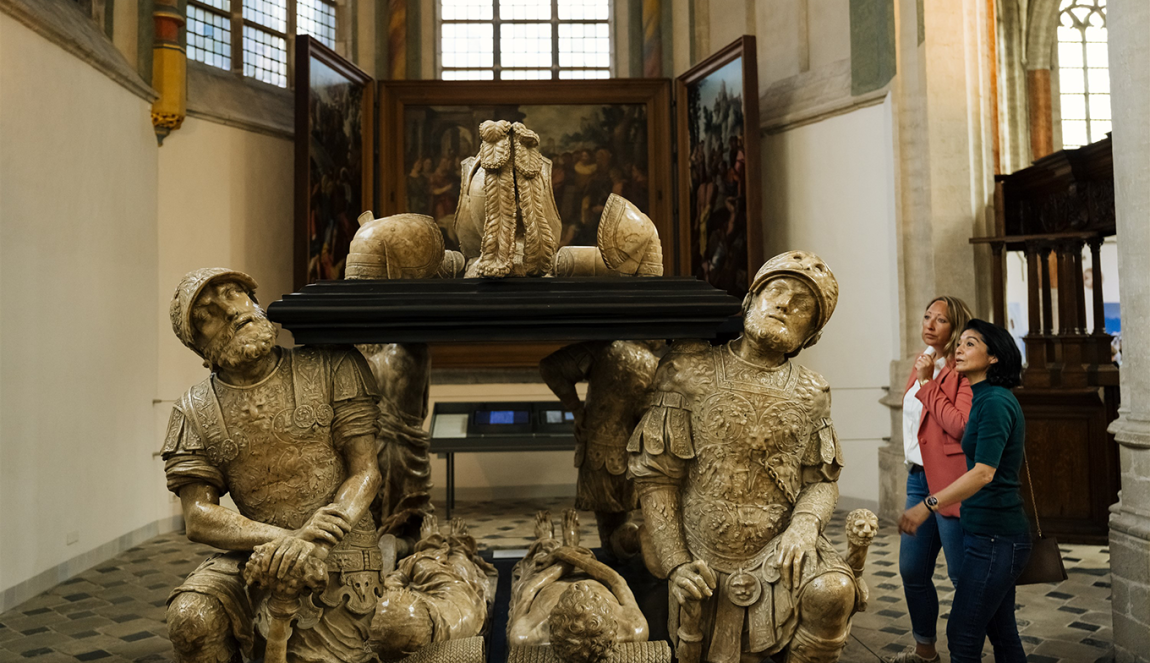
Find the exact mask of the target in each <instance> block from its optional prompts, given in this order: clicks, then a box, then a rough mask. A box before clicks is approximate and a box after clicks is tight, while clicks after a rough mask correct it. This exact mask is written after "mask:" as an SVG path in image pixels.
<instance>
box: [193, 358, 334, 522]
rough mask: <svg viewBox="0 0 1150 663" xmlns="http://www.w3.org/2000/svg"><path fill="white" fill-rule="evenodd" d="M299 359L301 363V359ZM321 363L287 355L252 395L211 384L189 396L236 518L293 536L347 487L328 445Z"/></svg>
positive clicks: (326, 376) (328, 410) (326, 377)
mask: <svg viewBox="0 0 1150 663" xmlns="http://www.w3.org/2000/svg"><path fill="white" fill-rule="evenodd" d="M301 355H302V356H301ZM325 363H326V362H325V360H324V359H323V358H321V357H309V356H307V355H305V354H303V353H302V352H301V353H296V354H295V355H294V356H293V355H292V354H286V353H285V355H284V356H283V357H282V358H281V360H280V363H279V365H278V366H277V368H276V370H275V371H273V372H272V374H271V375H270V376H268V378H266V379H265V380H263V381H262V382H260V383H258V384H256V385H252V386H250V387H242V388H241V387H233V386H230V385H227V384H224V383H223V382H221V381H219V380H216V379H214V378H212V379H210V380H207V381H204V382H202V383H200V384H198V385H196V386H195V387H193V388H192V390H191V391H190V392H189V393H188V396H187V397H186V398H188V399H189V400H191V401H192V402H191V403H190V404H189V405H191V407H186V408H185V409H184V411H185V412H192V413H194V414H193V415H192V416H193V419H195V420H196V422H195V423H196V424H197V427H198V428H199V429H200V432H201V437H202V438H203V439H204V449H205V451H206V453H207V456H208V460H209V461H210V462H211V463H212V464H213V465H215V466H216V467H217V468H219V469H220V471H222V472H223V473H224V476H225V478H226V481H227V485H228V489H229V490H230V491H231V494H232V499H233V500H235V503H236V506H237V507H238V508H239V511H240V513H242V514H243V515H244V516H246V517H248V518H251V519H252V520H256V521H259V522H262V523H268V524H270V525H276V526H278V527H283V528H286V529H297V528H299V527H300V526H302V525H303V524H304V522H306V521H307V519H308V518H309V517H310V516H311V514H312V513H314V512H315V510H316V509H318V508H319V507H321V506H324V505H326V504H328V503H330V502H331V499H332V497H333V496H334V495H335V491H336V490H337V489H338V488H339V486H340V484H342V483H343V481H344V479H345V469H344V464H343V461H342V459H341V458H340V456H339V454H338V453H336V450H335V448H334V447H333V445H332V439H331V424H332V419H333V417H334V411H333V410H332V407H331V405H330V403H331V398H330V394H329V393H327V392H329V391H330V382H331V375H330V371H328V370H325V368H326V367H325Z"/></svg>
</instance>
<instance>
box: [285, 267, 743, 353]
mask: <svg viewBox="0 0 1150 663" xmlns="http://www.w3.org/2000/svg"><path fill="white" fill-rule="evenodd" d="M741 305H742V302H740V301H739V300H738V299H737V298H735V297H732V296H731V295H729V294H727V293H726V292H725V291H723V290H719V289H717V288H715V287H713V286H711V285H709V284H708V283H706V282H703V281H700V280H698V279H694V278H690V277H661V278H594V279H592V278H508V279H427V280H407V281H320V282H319V283H313V284H311V285H308V286H305V287H304V288H303V289H302V290H300V291H299V292H297V293H293V294H290V295H286V296H284V298H283V299H281V300H279V301H277V302H274V303H273V304H272V305H271V306H269V307H268V317H269V318H271V320H272V321H274V322H278V323H280V324H281V325H283V327H284V328H285V329H287V330H288V331H290V332H291V333H292V335H293V336H294V337H295V341H296V343H299V344H326V343H339V344H344V343H418V342H423V343H437V342H443V343H459V342H492V341H506V342H515V341H587V340H616V339H647V338H654V339H676V338H704V339H711V338H723V337H733V336H734V335H735V334H737V333H738V332H739V331H740V330H741V320H740V318H738V317H737V316H738V314H739V312H740V307H741Z"/></svg>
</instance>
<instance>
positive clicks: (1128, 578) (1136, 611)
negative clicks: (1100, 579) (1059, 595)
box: [1110, 503, 1150, 663]
mask: <svg viewBox="0 0 1150 663" xmlns="http://www.w3.org/2000/svg"><path fill="white" fill-rule="evenodd" d="M1112 510H1113V511H1114V516H1113V517H1112V518H1111V519H1110V582H1111V583H1112V585H1111V592H1112V593H1111V597H1110V602H1111V607H1112V608H1113V611H1114V612H1113V619H1114V622H1113V623H1114V659H1115V661H1117V663H1135V662H1138V663H1144V662H1145V661H1150V517H1148V516H1147V515H1139V514H1134V513H1127V512H1123V511H1122V506H1121V503H1119V504H1115V505H1114V507H1113V509H1112Z"/></svg>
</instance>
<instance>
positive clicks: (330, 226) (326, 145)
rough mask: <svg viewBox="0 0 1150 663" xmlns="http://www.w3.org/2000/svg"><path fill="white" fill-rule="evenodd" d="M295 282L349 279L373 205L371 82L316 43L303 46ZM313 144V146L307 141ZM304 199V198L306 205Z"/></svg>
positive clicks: (300, 56) (298, 80)
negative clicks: (352, 254)
mask: <svg viewBox="0 0 1150 663" xmlns="http://www.w3.org/2000/svg"><path fill="white" fill-rule="evenodd" d="M296 62H297V63H303V64H302V65H301V66H297V68H296V88H297V89H306V90H307V94H306V95H302V94H297V95H296V100H297V101H296V191H297V194H296V195H297V201H296V204H297V208H296V219H297V220H296V224H297V240H296V241H297V245H296V285H297V286H302V285H303V284H305V283H314V282H315V281H320V280H328V279H341V278H343V271H344V265H345V263H346V261H347V254H348V248H349V247H350V245H351V238H352V236H353V235H355V231H356V230H357V229H358V227H359V226H358V223H357V221H356V219H357V217H358V216H359V214H360V213H361V212H363V211H364V210H368V209H371V208H372V186H373V184H372V183H373V178H372V170H373V169H372V163H373V159H374V155H373V154H372V150H371V147H370V146H371V145H372V144H373V143H372V141H373V131H372V126H371V125H372V122H373V118H372V116H371V115H370V109H371V108H372V96H373V86H372V85H371V82H372V79H371V78H370V77H369V76H367V75H366V74H364V73H363V72H362V71H360V70H359V69H356V68H355V67H354V66H352V65H351V64H350V63H348V62H347V61H346V60H344V59H343V58H340V57H339V56H337V55H336V54H335V53H333V52H331V51H330V50H328V49H327V48H325V47H324V46H323V45H322V44H320V43H319V42H317V41H315V40H314V39H311V38H305V37H303V36H301V37H300V40H299V42H297V53H296ZM304 141H306V144H304ZM301 197H302V200H301Z"/></svg>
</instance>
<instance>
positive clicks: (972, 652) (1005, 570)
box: [946, 532, 1031, 663]
mask: <svg viewBox="0 0 1150 663" xmlns="http://www.w3.org/2000/svg"><path fill="white" fill-rule="evenodd" d="M1030 547H1031V543H1030V533H1029V532H1023V533H1022V534H1013V535H996V536H982V535H978V534H971V533H970V532H967V533H966V552H965V555H964V556H963V559H962V573H961V574H960V575H959V577H958V590H957V591H956V592H955V593H954V605H952V606H951V607H950V620H948V621H947V624H946V639H947V644H948V645H949V646H950V660H951V663H979V662H980V661H982V644H983V642H985V640H986V638H990V644H991V646H993V647H994V661H995V663H1025V661H1026V653H1025V652H1024V651H1022V641H1021V640H1020V639H1019V638H1018V624H1017V623H1015V621H1014V581H1015V580H1017V579H1018V574H1020V573H1022V569H1023V568H1024V567H1025V566H1026V562H1027V560H1029V559H1030Z"/></svg>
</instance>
